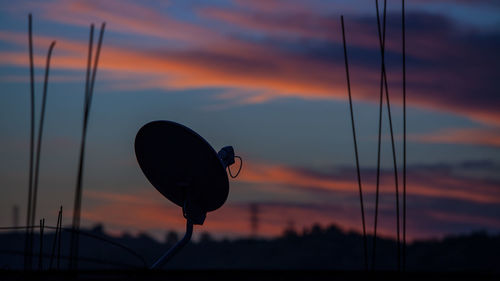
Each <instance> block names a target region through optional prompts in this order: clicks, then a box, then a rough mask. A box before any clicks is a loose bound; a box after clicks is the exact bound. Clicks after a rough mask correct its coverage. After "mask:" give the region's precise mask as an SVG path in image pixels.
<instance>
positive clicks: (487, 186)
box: [239, 161, 500, 203]
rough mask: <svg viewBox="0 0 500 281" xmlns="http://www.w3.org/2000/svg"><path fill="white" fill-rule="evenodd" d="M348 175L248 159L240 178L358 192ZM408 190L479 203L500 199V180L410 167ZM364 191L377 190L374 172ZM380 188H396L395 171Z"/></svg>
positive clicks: (383, 176) (386, 191) (384, 177)
mask: <svg viewBox="0 0 500 281" xmlns="http://www.w3.org/2000/svg"><path fill="white" fill-rule="evenodd" d="M344 172H345V173H346V174H347V175H348V176H345V175H339V174H338V173H337V174H333V173H332V174H330V175H326V174H319V173H313V172H310V171H305V170H301V169H296V168H292V167H287V166H282V165H269V164H262V163H258V164H257V163H248V161H247V162H246V163H245V169H244V171H242V173H241V176H240V177H239V180H240V181H245V182H250V183H256V184H280V185H286V186H292V187H298V188H306V189H319V190H325V191H332V192H342V193H351V194H353V195H355V194H357V192H358V191H357V179H356V177H355V174H354V173H352V171H344ZM408 175H409V178H408V183H407V184H408V186H407V192H408V195H409V196H425V197H432V198H445V199H457V200H464V201H471V202H477V203H500V190H499V189H498V184H497V183H492V182H489V181H486V180H479V179H468V178H459V177H456V176H454V175H452V174H451V173H433V172H432V171H424V172H421V171H417V172H413V171H412V170H411V168H410V169H409V170H408ZM364 179H365V180H364V182H363V192H365V193H368V194H373V193H374V192H375V190H376V186H375V180H374V178H373V176H370V177H369V181H367V180H366V179H367V176H366V174H365V177H364ZM380 192H381V193H383V194H392V193H393V192H394V178H393V175H392V173H390V172H383V173H382V174H381V179H380Z"/></svg>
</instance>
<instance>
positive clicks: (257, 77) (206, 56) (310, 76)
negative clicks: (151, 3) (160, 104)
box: [0, 1, 500, 126]
mask: <svg viewBox="0 0 500 281" xmlns="http://www.w3.org/2000/svg"><path fill="white" fill-rule="evenodd" d="M115 4H116V2H114V1H112V2H111V3H109V2H102V1H84V2H67V1H53V2H50V3H49V4H45V3H44V4H43V5H40V8H41V9H42V10H43V11H45V14H44V16H46V17H47V18H48V19H51V20H55V21H57V22H60V23H71V24H77V25H83V26H86V25H88V23H89V22H90V21H91V20H92V19H96V18H98V19H102V20H107V21H108V27H109V28H110V29H111V30H115V31H120V32H127V33H129V34H132V35H141V36H146V37H155V38H161V39H164V40H167V41H166V42H165V43H163V42H162V43H158V48H155V49H148V48H146V47H141V48H133V47H124V46H123V45H117V44H114V43H113V41H111V43H109V42H108V41H107V40H108V38H107V37H106V38H105V40H104V44H105V45H104V49H103V52H102V60H101V62H102V63H101V64H100V69H102V70H106V71H108V72H113V73H123V74H130V73H134V74H136V75H137V77H136V80H137V81H134V82H136V83H129V82H130V80H129V77H128V76H127V78H126V79H123V81H118V83H124V84H126V85H128V84H132V85H131V87H143V88H161V89H193V88H229V89H232V90H241V91H242V92H243V93H248V92H254V93H256V94H255V95H253V96H252V97H250V98H248V97H243V98H242V100H243V102H246V103H252V102H253V103H255V102H265V101H268V100H270V99H272V98H277V97H300V98H304V99H340V100H345V99H346V97H347V95H346V82H345V72H344V66H343V60H342V57H341V46H340V45H339V40H340V38H341V37H340V33H339V32H340V29H339V28H338V20H332V19H331V18H329V17H327V18H321V17H319V18H317V17H316V16H315V14H314V13H312V14H310V15H308V18H307V19H301V18H300V17H291V16H293V13H291V14H285V15H282V16H281V18H280V17H270V16H269V15H267V14H262V15H261V14H257V15H255V17H257V20H255V19H254V18H253V17H252V14H245V13H243V12H239V13H238V15H240V13H241V14H242V15H241V16H238V17H235V16H234V14H232V13H229V12H228V11H224V10H215V9H213V8H210V9H208V8H206V9H201V13H202V14H204V15H208V16H210V17H211V18H212V19H213V18H218V19H219V20H222V21H225V22H230V23H236V26H249V25H251V26H250V28H257V29H259V30H262V31H263V32H267V33H269V34H270V35H269V36H272V34H273V33H284V34H287V33H292V37H293V36H298V37H297V38H302V37H300V36H312V37H315V38H319V39H324V40H326V41H327V42H330V45H326V46H327V47H328V50H331V51H330V53H329V54H332V55H334V56H333V57H331V58H318V57H315V55H314V51H315V49H314V48H313V49H310V50H309V49H307V48H308V47H307V46H304V48H305V49H304V50H303V51H304V52H303V53H302V52H290V51H287V48H286V47H287V46H286V44H289V43H290V42H288V41H285V42H283V44H282V45H279V46H277V45H276V44H267V43H266V42H259V41H255V40H245V39H242V38H239V39H236V38H237V37H236V36H231V35H229V34H224V33H223V32H222V31H221V30H217V29H215V28H210V27H209V25H202V24H194V23H189V22H184V21H180V20H176V19H173V18H172V17H170V16H168V15H165V14H164V13H162V12H161V10H160V9H154V8H151V7H146V6H145V5H141V4H135V3H132V2H124V3H122V2H120V4H119V5H115ZM261 18H262V19H261ZM283 18H284V19H283ZM291 18H293V19H294V20H293V21H291V20H290V19H291ZM412 20H413V21H414V22H417V23H419V22H422V24H425V23H426V20H430V21H431V22H432V23H433V24H434V23H436V24H439V23H441V22H442V21H445V20H443V19H441V18H436V17H432V16H421V15H418V16H414V18H412ZM303 21H312V23H310V22H303ZM445 22H446V21H445ZM446 23H448V22H446ZM439 26H443V28H447V29H446V30H441V29H437V30H435V29H433V28H428V29H426V30H425V32H422V31H421V30H419V29H418V28H416V27H413V29H409V32H410V31H411V32H412V36H411V37H409V40H410V39H411V44H408V46H409V50H408V54H409V55H411V56H412V57H413V58H412V59H418V60H419V62H418V64H417V66H416V67H417V68H416V69H409V70H408V86H409V88H408V93H409V95H408V104H409V105H410V106H415V107H421V108H427V109H428V108H430V109H433V110H436V111H446V112H451V113H453V114H459V115H463V116H467V117H469V118H471V119H473V120H476V121H480V122H483V123H487V124H494V125H496V126H498V125H500V112H499V111H498V110H496V107H498V105H497V104H495V102H484V100H487V99H488V97H487V95H491V99H493V98H494V97H495V96H494V95H492V94H491V93H489V92H491V90H488V91H482V92H483V93H484V92H486V94H485V95H486V96H485V98H484V99H477V96H476V95H474V94H471V93H473V92H474V90H475V88H476V86H475V85H478V84H484V83H482V82H483V81H484V79H486V78H487V77H488V76H485V75H481V73H482V72H481V71H487V69H484V70H481V69H475V68H477V67H474V65H473V64H472V62H471V61H474V62H476V61H483V60H484V58H481V57H478V58H476V59H474V60H473V59H471V61H467V62H464V65H463V67H461V68H459V69H457V68H456V67H453V65H450V64H451V62H453V61H456V58H462V57H463V54H467V53H472V54H477V55H478V56H479V55H480V54H481V53H482V52H479V51H478V52H470V48H473V47H474V46H470V45H467V44H466V43H463V42H466V41H464V40H465V39H467V37H464V38H463V39H464V40H462V41H459V42H454V41H453V40H456V39H454V38H455V37H453V38H450V37H445V36H442V34H449V33H452V32H451V31H454V29H453V25H451V24H449V23H448V24H447V25H444V24H441V25H439ZM349 28H352V30H351V32H350V33H349V34H352V35H350V36H349V37H351V38H349V48H350V50H352V49H355V48H353V46H355V47H360V48H358V49H362V50H364V51H365V52H367V53H369V54H371V55H372V56H371V57H373V58H372V59H370V60H369V61H367V60H363V61H360V60H357V61H355V60H351V62H352V64H353V67H352V70H353V71H352V72H353V73H352V78H353V79H352V81H353V97H354V98H355V99H357V100H363V101H369V102H376V101H377V92H378V90H377V89H378V84H379V81H378V79H379V66H378V59H379V58H378V57H377V54H378V51H377V50H378V38H377V32H376V28H375V25H374V24H369V25H367V24H366V22H364V21H362V20H358V19H353V20H352V22H351V23H350V24H349ZM409 28H410V27H409ZM448 29H449V31H450V32H448ZM240 32H241V30H240ZM388 32H389V31H388ZM297 34H298V35H297ZM464 36H466V35H464ZM82 37H83V38H86V36H82ZM243 38H244V37H243ZM293 38H295V37H293ZM0 39H1V40H2V41H7V42H14V43H17V44H19V45H23V46H24V45H26V36H25V34H16V33H6V32H0ZM51 39H52V38H47V37H36V38H35V45H36V46H37V48H39V47H38V46H45V45H47V46H48V43H46V41H49V40H51ZM56 39H58V45H57V47H56V50H55V53H54V59H53V64H52V65H53V67H54V68H63V69H83V68H84V67H85V54H86V48H87V46H86V45H87V43H86V42H78V41H70V40H64V39H61V38H56ZM168 40H174V41H175V42H177V44H176V43H175V42H168ZM167 42H168V46H169V47H163V45H164V44H166V43H167ZM179 42H181V43H182V44H180V43H179ZM331 42H334V43H335V44H331ZM40 43H41V44H40ZM184 43H188V44H184ZM455 43H457V44H455ZM459 43H460V44H459ZM450 45H452V46H453V48H450ZM180 46H181V47H180ZM361 47H362V48H361ZM480 47H481V46H479V47H478V48H480ZM160 48H163V49H160ZM387 48H388V50H389V51H391V50H392V51H394V52H400V43H399V42H398V41H397V40H392V41H391V40H389V41H388V42H387ZM321 50H323V49H321ZM323 51H325V50H323ZM43 59H44V58H43V56H41V55H40V56H37V57H36V63H37V65H39V66H41V65H43ZM444 59H448V60H444ZM0 63H1V64H9V65H16V66H27V63H28V60H27V56H26V53H25V52H17V51H11V52H2V53H1V54H0ZM469 64H471V65H469ZM435 65H439V66H440V68H436V67H434V66H435ZM446 67H450V68H452V69H451V71H447V70H449V69H447V68H446ZM462 68H463V69H465V70H462ZM398 72H399V71H398ZM389 74H390V75H389V78H390V81H389V83H390V84H391V85H392V84H395V83H397V84H396V85H395V86H393V87H391V92H393V93H400V92H401V91H400V88H399V84H400V83H399V80H400V77H399V76H398V75H399V74H398V75H394V74H393V73H389ZM485 77H486V78H485ZM487 82H488V83H489V82H490V80H488V81H487ZM127 83H128V84H127ZM391 99H392V101H393V102H394V103H395V104H399V103H400V102H401V97H400V95H399V94H398V95H393V96H392V97H391Z"/></svg>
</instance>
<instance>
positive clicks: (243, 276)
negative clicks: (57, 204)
mask: <svg viewBox="0 0 500 281" xmlns="http://www.w3.org/2000/svg"><path fill="white" fill-rule="evenodd" d="M0 280H5V281H10V280H145V281H147V280H174V281H175V280H238V281H247V280H248V281H250V280H252V281H253V280H258V281H265V280H272V281H279V280H287V281H290V280H319V281H321V280H340V281H343V280H425V281H433V280H500V275H498V274H492V273H489V274H488V273H474V272H454V273H431V272H418V273H417V272H410V273H404V274H403V273H397V272H362V271H293V270H291V271H284V270H283V271H281V270H270V271H267V270H266V271H263V270H252V271H239V270H192V271H183V270H173V271H149V270H141V271H81V272H78V273H76V272H21V271H0Z"/></svg>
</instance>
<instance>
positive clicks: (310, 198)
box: [0, 0, 500, 239]
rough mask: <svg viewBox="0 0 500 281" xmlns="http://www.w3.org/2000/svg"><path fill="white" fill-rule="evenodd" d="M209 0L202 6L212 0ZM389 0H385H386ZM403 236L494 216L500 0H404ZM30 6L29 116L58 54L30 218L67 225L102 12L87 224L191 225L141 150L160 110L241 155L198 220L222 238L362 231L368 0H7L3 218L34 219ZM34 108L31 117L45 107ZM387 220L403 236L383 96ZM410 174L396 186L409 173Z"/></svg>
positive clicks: (372, 43)
mask: <svg viewBox="0 0 500 281" xmlns="http://www.w3.org/2000/svg"><path fill="white" fill-rule="evenodd" d="M208 2H209V3H210V4H209V3H208ZM380 2H381V3H383V1H380ZM406 6H407V16H406V27H407V29H406V30H407V94H408V100H407V102H408V109H407V118H408V119H407V126H408V144H407V146H408V154H407V159H408V161H407V163H408V199H407V200H408V222H407V224H408V237H409V238H410V239H420V238H432V237H442V236H443V235H446V234H458V233H469V232H471V231H477V230H486V231H489V232H491V233H498V232H500V173H499V171H500V91H499V90H498V89H499V85H500V84H499V82H500V79H499V78H500V70H499V69H500V55H499V50H500V1H496V0H481V1H465V0H434V1H429V0H420V1H417V0H414V1H411V0H410V1H406ZM29 13H32V14H33V32H34V51H35V65H36V71H35V76H36V77H35V78H36V81H37V84H36V93H35V94H36V97H37V109H36V114H37V119H38V117H39V114H40V105H41V97H42V81H43V75H44V66H45V57H46V54H47V51H48V47H49V45H50V42H51V41H52V40H56V41H57V43H56V45H55V49H54V52H53V58H52V63H51V65H52V68H51V73H50V83H49V92H48V100H47V112H46V116H45V130H44V138H43V146H42V151H41V162H40V163H41V169H40V179H39V182H40V185H39V200H38V210H37V211H38V212H37V221H38V219H40V218H42V217H43V218H46V221H47V222H46V224H47V225H55V224H56V220H57V211H58V208H59V206H60V205H63V207H64V210H65V213H64V217H63V224H65V225H69V224H70V223H71V215H72V213H71V212H72V209H73V200H74V199H73V198H74V191H75V184H76V174H77V167H78V150H79V146H80V137H81V130H82V118H83V99H84V84H85V67H86V56H87V44H88V36H89V29H90V28H89V27H90V24H91V23H95V24H96V27H97V29H98V28H99V26H100V24H101V22H102V21H105V22H106V24H107V25H106V32H105V35H104V44H103V48H102V51H101V58H100V62H99V70H98V72H97V78H96V84H95V90H94V98H93V101H92V108H91V112H90V121H89V127H88V135H87V153H86V162H85V170H84V192H83V207H82V224H83V225H84V226H91V225H94V224H96V223H98V222H102V223H103V224H104V225H105V228H106V229H107V230H108V231H110V232H112V233H115V234H118V233H123V232H128V233H132V234H136V233H138V232H148V233H150V234H152V235H154V236H155V237H157V238H158V239H163V238H164V236H165V233H166V231H168V230H179V231H182V229H183V227H184V226H183V225H184V219H183V217H182V214H181V210H180V208H178V207H177V206H175V205H174V204H172V203H170V202H169V201H168V200H166V199H165V198H163V197H162V196H161V195H160V194H159V193H158V192H157V191H156V190H155V189H154V188H153V187H152V186H151V184H150V183H149V182H148V181H147V179H146V178H145V176H144V175H143V174H142V172H141V170H140V168H139V166H138V164H137V162H136V159H135V154H134V138H135V134H136V133H137V131H138V130H139V128H140V127H141V126H142V125H144V124H146V123H147V122H149V121H152V120H172V121H175V122H178V123H181V124H184V125H186V126H188V127H190V128H192V129H193V130H195V131H196V132H198V133H199V134H200V135H202V136H203V137H204V138H206V140H207V141H208V142H209V143H211V144H212V145H213V147H214V148H215V149H216V150H219V149H220V148H221V147H223V146H225V145H232V146H234V148H235V150H236V153H237V154H238V155H241V156H242V158H243V160H244V165H243V170H242V172H241V175H240V176H239V177H238V178H236V179H231V180H230V194H229V198H228V200H227V202H226V204H225V205H224V206H223V207H222V208H221V209H219V210H217V211H215V212H213V213H209V214H208V217H207V220H206V222H205V224H204V225H203V226H197V227H196V229H195V231H197V232H198V233H199V232H200V231H209V232H210V233H212V234H214V235H216V236H218V237H225V236H229V237H237V236H247V235H249V234H250V223H249V217H250V212H249V210H250V207H249V206H250V204H251V203H257V204H258V206H259V210H260V212H259V217H260V225H259V234H260V235H262V236H267V237H270V236H275V235H279V234H281V233H282V232H283V229H284V228H286V227H287V226H288V225H290V224H292V223H293V225H294V226H295V227H296V228H297V230H301V229H302V228H303V227H310V226H311V225H312V224H314V223H320V224H322V225H328V224H332V223H335V224H337V225H339V226H340V227H342V228H343V229H345V230H356V231H360V229H361V218H360V210H359V201H358V200H359V199H358V189H357V188H358V187H357V178H356V170H355V158H354V146H353V141H352V132H351V123H350V116H349V104H348V99H347V98H348V96H347V86H346V79H345V70H344V57H343V49H342V34H341V29H340V15H341V14H343V15H344V19H345V25H346V33H347V34H346V39H347V44H348V55H349V62H350V67H351V83H352V95H353V102H354V114H355V118H356V120H355V121H356V129H357V134H358V146H359V153H360V162H361V177H362V181H363V188H364V192H365V194H364V196H365V203H366V216H367V228H368V230H369V232H371V231H372V228H373V218H374V217H373V216H374V214H373V210H374V202H375V197H374V191H375V176H376V173H375V172H376V156H377V132H378V127H377V126H378V98H379V83H380V81H379V79H380V50H379V44H378V35H377V25H376V24H377V22H376V10H375V1H371V0H366V1H365V0H357V1H347V0H337V1H318V0H309V1H291V0H289V1H285V0H281V1H278V0H273V1H270V0H248V1H243V0H232V1H231V0H217V1H201V0H197V1H116V0H113V1H89V0H85V1H66V0H53V1H7V0H0V89H1V90H0V187H1V191H0V225H1V226H7V225H12V223H13V221H12V208H13V206H14V205H18V206H19V208H20V223H21V224H22V225H24V222H25V219H26V204H27V191H28V171H29V132H30V131H29V130H30V129H29V126H30V123H29V121H30V112H29V109H30V92H29V57H28V35H27V27H28V14H29ZM401 39H402V36H401V1H393V0H390V1H388V14H387V39H386V40H387V42H386V60H387V61H386V62H387V75H388V79H389V93H390V95H391V96H390V97H391V102H392V104H391V105H392V113H393V119H394V120H393V121H394V131H395V135H396V152H397V159H398V165H399V168H400V170H401V167H402V155H403V154H402V152H403V150H402V148H403V146H402V133H403V130H402V124H403V123H402V120H403V119H402V118H403V115H402V106H401V105H402V80H401V78H402V74H401V73H402V40H401ZM37 124H38V123H37ZM383 124H384V127H383V143H382V178H381V179H382V181H381V183H382V184H381V195H380V196H381V197H380V200H381V201H380V204H381V205H380V219H381V221H380V233H381V234H382V235H385V236H394V235H395V231H396V229H395V221H396V217H395V195H394V180H393V177H394V175H393V169H392V168H393V165H392V154H391V146H390V137H389V127H388V118H387V111H386V109H385V107H384V119H383ZM400 186H401V185H400Z"/></svg>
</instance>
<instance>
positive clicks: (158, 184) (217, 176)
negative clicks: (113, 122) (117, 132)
mask: <svg viewBox="0 0 500 281" xmlns="http://www.w3.org/2000/svg"><path fill="white" fill-rule="evenodd" d="M135 154H136V157H137V162H139V166H140V167H141V169H142V171H143V172H144V174H145V175H146V178H147V179H148V180H149V182H151V184H152V185H153V186H154V187H155V188H156V189H157V190H158V191H159V192H160V193H161V194H162V195H163V196H165V197H166V198H167V199H168V200H170V201H172V202H173V203H174V204H176V205H178V206H180V207H182V213H183V215H184V217H185V218H186V220H187V223H186V234H185V236H184V237H183V238H182V240H180V241H179V242H178V243H177V244H176V245H174V246H173V247H172V248H171V249H170V250H169V251H168V252H167V253H165V254H164V255H163V256H162V257H161V258H160V259H159V260H158V261H157V262H156V263H155V264H154V265H153V266H152V268H159V267H161V266H162V265H164V264H165V263H166V262H167V261H168V260H169V259H170V258H172V257H173V256H174V255H175V254H176V253H177V252H178V251H179V250H180V249H181V248H182V247H183V246H184V245H186V244H187V243H188V242H189V240H190V239H191V234H192V232H193V224H199V225H201V224H203V222H204V221H205V218H206V214H207V212H211V211H215V210H217V209H218V208H220V207H221V206H222V205H223V204H224V202H226V199H227V196H228V194H229V180H228V177H227V174H226V168H227V167H228V166H230V165H232V164H233V163H235V161H234V158H235V156H234V150H233V148H232V147H231V146H226V147H224V148H222V149H221V150H220V151H219V153H217V152H215V150H214V149H213V148H212V146H210V144H209V143H208V142H207V141H206V140H205V139H203V138H202V137H201V136H200V135H198V134H197V133H196V132H194V131H193V130H191V129H189V128H188V127H186V126H183V125H181V124H178V123H175V122H171V121H153V122H150V123H148V124H146V125H144V126H143V127H142V128H141V129H140V130H139V132H138V133H137V136H136V137H135Z"/></svg>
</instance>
